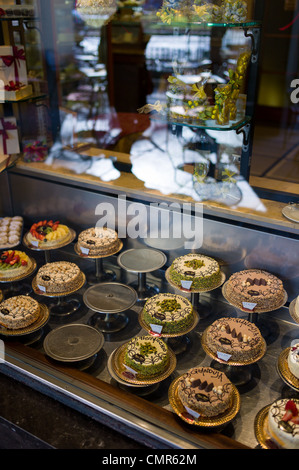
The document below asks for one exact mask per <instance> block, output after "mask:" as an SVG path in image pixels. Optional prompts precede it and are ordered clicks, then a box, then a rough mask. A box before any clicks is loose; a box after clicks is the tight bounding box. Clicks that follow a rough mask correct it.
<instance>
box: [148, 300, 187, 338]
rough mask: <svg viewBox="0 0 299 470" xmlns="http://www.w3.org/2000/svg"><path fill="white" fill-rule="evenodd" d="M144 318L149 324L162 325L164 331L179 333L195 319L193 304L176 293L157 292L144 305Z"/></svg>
mask: <svg viewBox="0 0 299 470" xmlns="http://www.w3.org/2000/svg"><path fill="white" fill-rule="evenodd" d="M142 314H143V318H144V321H145V323H147V324H148V325H151V324H154V325H161V326H162V327H163V329H162V333H179V332H180V331H184V330H186V329H187V328H188V327H189V326H190V325H192V323H193V321H194V313H193V307H192V304H191V303H190V302H189V300H188V299H185V298H184V297H182V296H180V295H175V294H157V295H154V296H153V297H151V298H150V299H148V300H147V301H146V303H145V305H144V307H143V312H142Z"/></svg>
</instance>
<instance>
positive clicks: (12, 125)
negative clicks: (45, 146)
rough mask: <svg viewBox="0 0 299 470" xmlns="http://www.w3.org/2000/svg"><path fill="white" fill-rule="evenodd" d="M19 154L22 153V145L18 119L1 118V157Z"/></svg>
mask: <svg viewBox="0 0 299 470" xmlns="http://www.w3.org/2000/svg"><path fill="white" fill-rule="evenodd" d="M17 153H20V144H19V134H18V128H17V121H16V118H14V117H9V118H8V117H5V118H0V155H13V154H17Z"/></svg>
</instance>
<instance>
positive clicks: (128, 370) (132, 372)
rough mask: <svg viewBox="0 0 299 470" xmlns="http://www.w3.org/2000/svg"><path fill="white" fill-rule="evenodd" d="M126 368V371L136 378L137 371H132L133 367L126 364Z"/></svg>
mask: <svg viewBox="0 0 299 470" xmlns="http://www.w3.org/2000/svg"><path fill="white" fill-rule="evenodd" d="M124 366H125V368H126V371H127V372H129V373H130V374H133V375H134V376H135V375H136V374H137V372H136V370H134V369H131V367H129V366H127V365H126V364H124Z"/></svg>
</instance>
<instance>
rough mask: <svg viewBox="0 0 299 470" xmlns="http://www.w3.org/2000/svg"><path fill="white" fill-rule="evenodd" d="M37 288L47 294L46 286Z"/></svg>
mask: <svg viewBox="0 0 299 470" xmlns="http://www.w3.org/2000/svg"><path fill="white" fill-rule="evenodd" d="M37 287H38V289H39V290H40V291H42V292H46V288H45V286H39V285H38V286H37Z"/></svg>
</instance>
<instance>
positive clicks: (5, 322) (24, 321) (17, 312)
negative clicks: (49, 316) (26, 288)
mask: <svg viewBox="0 0 299 470" xmlns="http://www.w3.org/2000/svg"><path fill="white" fill-rule="evenodd" d="M39 314H40V306H39V303H38V302H37V301H36V300H35V299H33V298H32V297H29V296H28V295H18V296H16V297H10V298H9V299H6V300H4V301H3V302H1V304H0V325H2V326H4V327H5V328H8V329H12V330H17V329H19V328H25V327H27V326H29V325H31V324H32V323H34V322H35V321H36V320H37V319H38V317H39Z"/></svg>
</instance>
